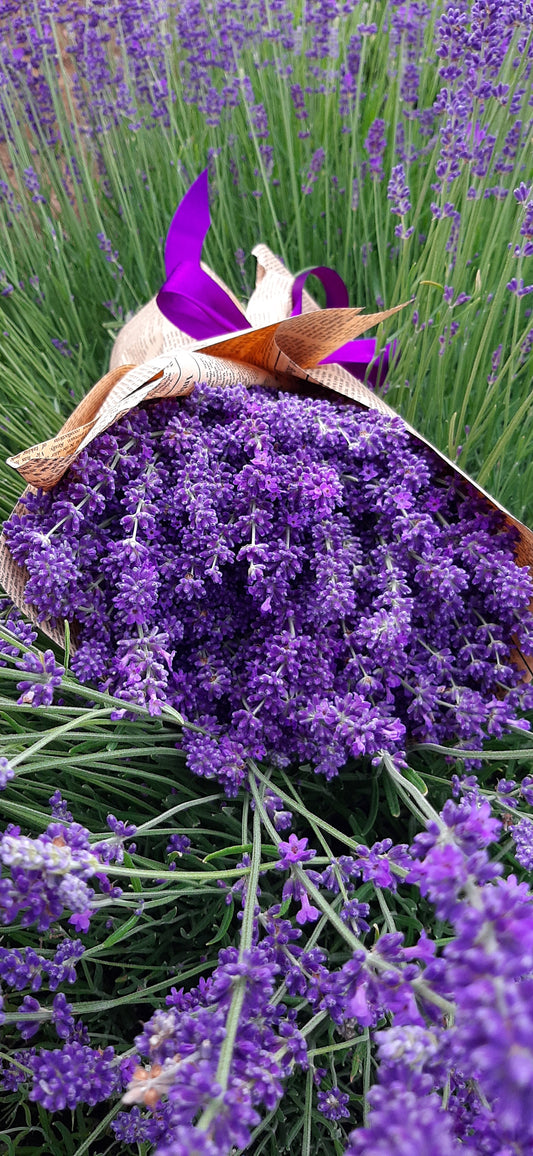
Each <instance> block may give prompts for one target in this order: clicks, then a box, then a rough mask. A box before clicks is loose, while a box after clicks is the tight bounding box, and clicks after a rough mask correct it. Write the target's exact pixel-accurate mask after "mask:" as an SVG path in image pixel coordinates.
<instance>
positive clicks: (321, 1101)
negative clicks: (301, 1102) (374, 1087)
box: [318, 1088, 350, 1120]
mask: <svg viewBox="0 0 533 1156" xmlns="http://www.w3.org/2000/svg"><path fill="white" fill-rule="evenodd" d="M349 1102H350V1097H349V1095H348V1094H347V1092H341V1091H340V1089H339V1088H330V1089H329V1091H327V1092H319V1093H318V1110H319V1112H321V1113H322V1115H323V1116H325V1117H326V1120H342V1119H343V1117H346V1116H349V1115H350V1112H349V1110H348V1107H347V1105H348V1104H349Z"/></svg>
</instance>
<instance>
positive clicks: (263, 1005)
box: [112, 936, 306, 1156]
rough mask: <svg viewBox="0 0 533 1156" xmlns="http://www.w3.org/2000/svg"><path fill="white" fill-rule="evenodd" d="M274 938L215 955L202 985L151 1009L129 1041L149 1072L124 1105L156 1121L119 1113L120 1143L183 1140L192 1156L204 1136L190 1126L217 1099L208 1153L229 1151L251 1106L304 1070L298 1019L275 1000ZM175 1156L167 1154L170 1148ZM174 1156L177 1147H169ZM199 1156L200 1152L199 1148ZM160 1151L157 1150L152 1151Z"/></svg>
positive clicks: (250, 1123)
mask: <svg viewBox="0 0 533 1156" xmlns="http://www.w3.org/2000/svg"><path fill="white" fill-rule="evenodd" d="M278 954H279V948H278V946H277V944H276V943H275V942H274V940H273V937H268V936H267V937H265V939H264V940H263V941H262V943H261V944H260V945H258V946H257V947H253V948H251V949H250V950H249V951H245V952H244V953H242V954H241V955H239V953H238V952H237V950H236V949H235V948H226V949H224V950H223V951H221V952H220V954H219V962H218V966H217V967H216V968H215V970H214V972H213V974H212V976H211V977H210V978H209V979H208V980H203V981H202V982H201V983H200V985H199V986H198V988H196V989H193V990H192V991H189V992H187V993H185V992H184V991H183V989H181V990H180V991H176V990H175V989H173V990H172V994H171V995H170V996H168V997H167V1001H166V1002H167V1010H166V1011H159V1012H156V1013H155V1014H154V1015H153V1016H152V1019H151V1020H149V1022H148V1023H147V1024H145V1026H144V1030H143V1032H142V1034H141V1035H140V1036H138V1037H137V1039H136V1047H137V1049H138V1051H139V1053H140V1054H141V1056H144V1057H146V1059H147V1062H148V1066H138V1067H137V1068H136V1070H135V1071H134V1073H133V1076H132V1079H131V1081H130V1085H129V1088H128V1091H127V1092H126V1095H125V1097H124V1101H125V1103H126V1104H144V1105H146V1106H147V1107H149V1108H151V1109H152V1110H153V1109H155V1108H156V1106H157V1113H156V1114H154V1117H153V1118H151V1117H145V1118H142V1117H140V1116H139V1114H138V1113H137V1112H135V1110H134V1112H133V1113H131V1115H130V1114H129V1113H122V1114H120V1115H119V1116H118V1117H117V1118H116V1120H115V1122H114V1123H113V1125H112V1127H113V1131H114V1132H115V1135H116V1136H117V1138H118V1139H120V1140H122V1141H126V1142H128V1141H129V1142H131V1141H132V1140H133V1139H138V1140H150V1141H152V1143H153V1142H154V1141H160V1140H167V1141H180V1142H185V1141H186V1140H187V1141H188V1142H189V1143H190V1147H188V1148H186V1149H184V1151H187V1152H193V1151H196V1148H195V1144H196V1143H197V1142H198V1144H200V1143H201V1132H200V1133H199V1130H198V1129H196V1128H195V1127H194V1122H195V1120H196V1119H197V1117H198V1116H199V1114H201V1113H202V1112H203V1110H204V1109H205V1108H207V1107H208V1106H209V1104H210V1103H212V1101H214V1100H216V1101H217V1104H218V1111H217V1114H216V1116H215V1117H214V1119H213V1121H212V1124H211V1127H210V1129H209V1137H208V1138H209V1140H210V1141H211V1143H212V1144H213V1145H214V1148H213V1151H216V1152H217V1153H220V1154H222V1153H227V1152H229V1151H230V1150H232V1148H233V1146H235V1147H239V1148H240V1147H245V1146H246V1145H247V1144H248V1142H249V1140H250V1133H251V1130H252V1128H253V1127H254V1126H255V1125H256V1124H258V1123H259V1121H260V1116H259V1114H258V1108H260V1107H264V1108H266V1109H267V1111H270V1110H272V1109H273V1108H275V1107H276V1105H277V1104H278V1102H279V1100H280V1099H281V1096H282V1094H283V1080H284V1078H285V1076H287V1075H288V1074H289V1073H290V1071H291V1070H292V1068H293V1066H294V1064H295V1063H298V1064H305V1063H306V1059H305V1057H306V1045H305V1040H304V1038H303V1036H302V1035H301V1033H300V1031H299V1030H298V1028H297V1025H296V1022H295V1021H296V1015H295V1012H294V1011H291V1010H290V1009H289V1008H288V1007H287V1006H286V1005H285V1004H284V1003H281V1002H279V1001H272V996H273V993H274V986H275V983H276V979H277V976H278V973H279V972H280V965H279V963H278V962H277V956H278ZM236 987H241V988H242V989H243V991H244V996H243V1002H242V1007H241V1012H240V1018H239V1030H238V1034H237V1037H236V1040H235V1047H234V1050H233V1054H232V1058H231V1064H230V1069H229V1075H228V1078H227V1080H226V1081H225V1086H224V1087H223V1086H222V1085H221V1083H220V1076H219V1075H218V1074H217V1071H218V1063H219V1058H220V1050H221V1045H222V1043H223V1040H224V1037H225V1035H226V1020H227V1015H228V1009H229V1006H230V1003H231V1000H232V996H233V993H234V992H235V989H236ZM169 1151H172V1152H174V1147H172V1148H171V1149H169ZM176 1151H181V1149H179V1148H176ZM199 1151H203V1149H202V1148H199ZM164 1152H165V1148H164V1147H162V1148H158V1153H159V1154H160V1156H161V1153H164Z"/></svg>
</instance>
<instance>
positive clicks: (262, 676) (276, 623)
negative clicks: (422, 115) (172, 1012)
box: [5, 206, 533, 918]
mask: <svg viewBox="0 0 533 1156" xmlns="http://www.w3.org/2000/svg"><path fill="white" fill-rule="evenodd" d="M444 208H445V211H446V212H448V209H449V211H450V213H451V212H452V211H455V210H453V206H450V207H448V206H445V207H444ZM451 292H452V291H451V288H450V293H451ZM460 299H461V296H459V297H458V299H457V302H456V304H458V303H459V301H460ZM153 429H157V430H159V431H162V434H161V435H160V436H158V438H157V440H156V441H154V440H153V438H152V430H153ZM296 431H298V432H296ZM126 447H127V448H126ZM111 463H113V465H111ZM176 477H178V478H179V481H177V482H176V480H175V478H176ZM24 503H25V506H26V509H25V512H24V514H23V515H22V516H21V515H19V514H17V515H14V516H13V517H12V518H11V519H10V520H9V522H7V523H6V526H5V532H6V536H7V539H8V543H9V547H10V549H11V551H12V553H13V555H14V557H15V558H16V560H17V561H18V562H20V563H23V564H25V565H26V566H27V568H28V571H29V573H30V580H29V581H28V583H27V586H26V597H27V599H28V601H30V602H31V603H33V605H34V606H35V607H36V609H37V612H38V614H39V615H40V616H42V617H43V618H47V617H49V616H52V618H53V617H54V615H56V616H57V617H58V619H62V618H63V617H65V616H66V617H67V618H68V619H70V621H71V622H73V621H76V622H77V624H78V635H79V644H78V649H77V651H76V653H75V654H74V656H73V658H72V667H73V670H74V672H75V673H76V674H77V676H78V677H79V678H80V679H81V680H82V681H86V682H93V683H96V684H97V685H100V686H104V687H106V688H109V689H110V690H111V691H112V692H113V693H115V694H118V695H120V697H122V698H123V699H124V700H125V703H127V702H135V703H141V704H143V705H146V706H147V707H148V710H149V711H150V712H151V713H154V714H157V713H159V712H160V711H161V709H162V707H163V706H164V705H165V703H169V704H170V705H171V706H173V707H174V708H175V709H177V710H178V711H179V712H180V714H181V715H182V716H183V717H184V718H185V719H186V721H187V722H190V723H193V724H194V727H193V728H187V729H186V730H185V731H184V734H183V739H182V746H183V748H184V749H185V751H186V756H187V761H188V765H189V767H190V769H191V771H192V772H193V773H194V774H198V775H202V776H204V777H206V778H216V779H217V780H218V781H219V782H220V783H222V784H223V785H224V788H225V790H226V792H227V793H228V794H230V795H232V794H233V795H234V794H236V793H237V791H238V790H239V787H240V786H241V784H242V783H243V782H244V781H245V779H246V777H247V774H248V769H247V760H248V759H249V758H254V759H263V758H265V757H268V758H270V759H271V760H273V761H274V763H276V764H277V765H282V766H287V765H289V764H290V763H292V762H298V761H300V762H310V763H311V765H313V766H314V767H315V769H316V770H317V771H319V772H320V773H322V774H324V775H326V777H328V778H330V777H332V776H333V775H335V774H337V773H338V771H339V769H340V768H341V767H342V766H344V764H345V763H346V761H347V759H348V758H350V757H356V758H357V757H360V756H366V757H369V758H371V759H376V760H378V761H379V759H380V758H381V752H382V751H383V750H385V751H388V752H390V753H391V754H397V753H400V752H401V751H402V749H403V746H404V742H405V736H406V734H407V733H408V734H410V735H412V736H414V737H415V738H420V739H426V740H427V739H429V738H432V739H433V740H435V741H437V742H449V741H457V738H461V740H462V741H463V742H469V743H471V744H472V745H479V743H481V742H483V741H484V738H485V737H486V736H487V735H498V734H502V733H504V730H505V727H506V726H507V725H508V724H509V722H511V721H514V720H515V719H516V717H517V716H518V715H519V714H520V712H521V711H522V710H523V709H525V708H527V704H528V703H529V702H530V701H531V699H532V697H533V692H531V690H530V689H529V688H528V687H527V686H526V685H525V684H523V683H522V684H520V676H519V673H518V671H515V670H514V668H513V665H512V661H511V654H510V643H509V639H510V638H511V636H513V635H514V636H516V637H520V640H521V645H522V648H523V649H524V648H527V647H528V646H531V645H532V641H531V617H530V614H529V610H528V604H529V599H530V597H531V591H530V587H529V585H528V581H527V580H525V578H524V571H523V570H522V571H521V570H520V569H519V568H517V567H516V565H515V563H514V561H513V548H514V539H513V535H512V533H511V532H510V531H508V530H507V529H505V528H504V525H503V523H502V521H501V519H500V517H499V515H498V514H496V513H494V512H490V511H489V510H488V508H487V507H486V506H485V505H484V503H483V502H482V501H481V500H480V499H477V498H476V499H475V498H473V497H472V496H466V495H463V494H462V493H461V491H460V490H457V489H455V488H454V487H453V486H450V485H449V484H448V483H447V482H445V481H444V480H443V479H442V478H440V477H439V475H438V473H436V471H435V467H434V465H433V462H432V461H431V459H430V458H429V455H428V454H426V452H425V451H424V450H421V449H420V448H419V447H418V446H417V447H416V448H415V447H414V446H413V445H412V444H411V442H410V439H409V434H408V433H407V431H406V429H405V427H404V426H403V425H402V423H401V421H400V420H399V419H398V418H390V417H384V416H382V415H380V414H375V413H360V412H358V411H357V410H355V409H351V408H349V407H343V408H340V407H337V406H336V405H335V404H334V403H331V402H326V401H316V400H313V401H311V400H304V399H301V398H298V397H295V396H291V395H287V394H284V395H280V396H279V397H276V396H274V395H272V394H270V393H268V392H266V391H261V390H257V391H248V390H246V389H244V388H241V387H233V388H232V389H227V390H224V391H220V390H217V389H216V388H212V387H210V388H208V387H199V388H198V389H197V390H196V391H195V393H194V394H193V395H192V396H191V398H189V399H188V400H187V401H186V402H184V403H181V404H180V403H174V402H160V403H157V404H152V405H151V406H150V407H147V408H146V409H139V410H137V411H135V412H132V413H131V414H129V415H128V416H127V418H123V419H121V421H119V422H118V423H116V425H115V426H114V427H113V430H112V431H111V432H108V433H106V434H104V435H102V436H101V437H100V438H99V439H97V440H96V441H95V442H94V444H93V445H92V446H91V449H90V451H87V450H86V451H84V453H83V454H82V455H80V458H79V459H78V461H77V462H76V463H74V465H73V466H72V467H71V469H70V472H69V474H67V475H66V476H65V478H64V479H63V480H62V481H61V482H60V483H59V485H58V486H57V487H56V488H55V489H54V490H53V491H51V492H50V493H48V494H42V493H38V494H36V495H32V494H28V495H27V496H26V497H25V498H24ZM170 509H172V517H170V516H169V511H170ZM437 515H438V516H437ZM483 622H490V623H491V626H490V631H489V632H488V633H487V629H486V627H485V626H484V625H483ZM472 647H473V648H474V649H472ZM20 661H22V662H23V663H24V665H25V666H26V667H29V666H31V668H32V674H33V673H34V678H35V682H34V681H33V680H32V682H31V683H30V682H29V681H28V682H25V683H24V684H23V688H24V689H23V694H24V697H25V700H26V697H27V700H28V701H41V700H42V701H43V702H44V701H47V702H49V701H50V700H51V696H52V693H53V688H54V686H55V685H57V684H58V682H59V679H60V670H59V669H58V668H57V667H56V665H55V661H54V659H53V656H52V654H51V652H47V654H46V656H45V660H44V666H43V665H42V663H41V662H40V660H38V659H37V658H36V657H35V656H34V655H33V653H30V656H29V657H27V658H26V659H24V660H20ZM40 672H42V673H40ZM443 680H444V681H443ZM502 690H503V691H505V692H506V697H502ZM285 821H286V820H284V822H285ZM80 916H81V912H79V913H77V914H75V918H79V917H80Z"/></svg>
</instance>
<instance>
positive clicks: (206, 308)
mask: <svg viewBox="0 0 533 1156" xmlns="http://www.w3.org/2000/svg"><path fill="white" fill-rule="evenodd" d="M210 225H211V216H210V213H209V187H208V179H207V169H204V171H203V172H202V173H200V176H199V177H197V179H196V180H195V182H194V184H192V185H191V187H190V189H189V190H188V191H187V192H186V193H185V196H184V197H183V199H182V201H181V202H180V204H179V205H178V208H177V209H176V212H175V213H174V216H173V218H172V221H171V223H170V228H169V230H168V235H167V239H166V242H165V272H166V281H165V283H164V284H163V285H162V287H161V289H160V290H159V293H158V295H157V304H158V307H159V309H160V310H161V313H163V315H164V316H165V317H166V318H167V320H168V321H171V322H172V324H173V325H176V326H177V328H178V329H181V330H182V331H183V332H184V333H188V334H189V336H190V337H192V338H193V339H194V340H195V341H203V340H205V339H208V338H210V337H218V336H220V335H222V334H224V333H235V332H238V331H239V330H243V329H251V328H252V327H251V325H250V322H249V321H248V319H247V318H246V315H245V313H244V312H243V310H242V309H241V308H240V307H239V306H238V305H237V303H236V302H235V301H234V300H233V299H232V298H231V297H230V296H229V294H228V293H226V291H225V290H224V289H223V288H222V286H221V285H218V284H217V282H216V281H214V280H213V278H212V277H210V276H209V274H208V273H205V272H204V270H203V269H202V267H201V256H202V248H203V244H204V240H205V237H206V235H207V232H208V230H209V228H210ZM311 275H314V276H315V277H318V279H319V281H321V282H322V285H323V286H324V289H325V291H326V306H327V308H328V309H338V308H343V307H345V306H348V305H349V297H348V290H347V288H346V285H345V283H344V281H343V279H342V277H340V276H339V274H338V273H337V272H336V271H335V269H330V268H329V267H328V266H327V265H318V266H314V267H312V268H308V269H303V270H302V272H301V273H298V274H297V276H296V277H295V279H294V283H293V286H292V306H293V308H292V313H291V316H292V317H295V316H297V315H298V314H300V313H301V312H302V296H303V289H304V285H305V282H306V280H307V278H308V277H309V276H311ZM376 346H377V342H376V339H375V338H374V337H372V338H367V339H362V340H359V341H348V342H347V343H346V344H345V345H342V346H340V348H339V349H337V350H335V352H334V353H332V354H330V356H329V357H326V358H324V361H323V362H321V364H322V365H327V364H340V365H342V366H344V368H345V369H347V370H348V371H349V372H350V373H352V374H353V376H354V377H357V378H358V379H359V380H360V379H361V378H365V377H366V379H367V380H368V381H370V382H371V383H372V385H374V386H376V385H379V384H381V383H382V382H383V381H384V379H385V375H386V372H387V369H388V365H389V354H390V351H391V346H390V345H386V346H385V348H384V349H383V350H382V351H381V353H380V354H379V355H378V356H377V357H376ZM395 348H396V343H395V342H394V343H393V345H392V355H394V352H395Z"/></svg>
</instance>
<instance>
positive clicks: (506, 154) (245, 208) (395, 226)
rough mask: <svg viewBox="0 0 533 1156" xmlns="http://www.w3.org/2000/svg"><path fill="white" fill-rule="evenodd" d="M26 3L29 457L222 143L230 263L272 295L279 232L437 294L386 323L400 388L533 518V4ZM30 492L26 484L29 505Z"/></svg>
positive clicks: (23, 295)
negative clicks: (257, 272)
mask: <svg viewBox="0 0 533 1156" xmlns="http://www.w3.org/2000/svg"><path fill="white" fill-rule="evenodd" d="M0 20H1V21H2V25H1V27H2V55H1V68H0V78H1V79H0V83H1V93H0V108H1V117H2V126H3V134H4V137H5V144H4V146H3V152H2V163H3V165H4V171H3V173H2V174H1V179H2V181H3V184H2V186H1V190H2V212H1V224H0V227H1V229H2V242H1V245H2V254H3V256H2V262H1V266H2V270H3V273H4V276H3V278H2V280H1V288H0V293H1V294H2V296H1V300H0V308H1V310H2V316H3V318H4V320H3V326H2V329H3V331H4V340H5V344H3V349H4V352H3V354H2V365H3V381H4V388H5V390H6V398H5V418H4V421H5V425H6V426H7V429H6V430H5V431H4V436H5V446H6V452H13V451H14V450H16V449H17V448H18V447H19V445H20V444H22V443H24V442H26V441H27V440H28V436H29V440H30V441H38V440H41V439H42V438H43V437H44V436H48V435H50V434H51V433H53V432H55V430H56V429H57V426H58V424H59V421H60V415H65V414H66V413H67V412H68V411H69V409H70V408H71V404H72V399H71V394H70V390H71V389H72V390H73V392H74V394H75V396H76V399H78V398H79V396H80V395H81V394H82V393H83V392H86V390H87V388H88V386H89V385H90V384H92V382H93V381H94V380H95V379H97V378H98V377H99V376H100V374H101V371H102V367H103V365H104V363H105V358H106V355H107V351H108V349H109V345H110V338H111V336H112V335H113V333H114V332H116V330H117V328H119V327H120V325H121V324H122V321H123V320H124V318H125V317H127V316H129V314H130V312H131V311H132V310H134V309H135V308H136V307H137V306H138V305H139V304H142V303H144V301H146V300H147V298H148V297H149V296H150V295H151V294H152V293H153V292H154V291H155V290H156V289H157V288H158V287H159V286H160V284H161V282H162V279H163V262H162V240H163V238H164V236H165V233H166V230H167V228H168V223H169V221H170V219H171V216H172V213H173V211H174V209H175V207H176V204H177V203H178V201H179V199H180V198H181V196H182V194H183V192H184V191H185V189H186V188H187V187H188V186H189V184H190V182H191V181H192V180H193V179H194V178H195V177H196V176H197V174H198V172H199V171H200V169H201V168H203V167H204V165H205V161H206V157H208V158H209V164H210V169H211V187H212V195H213V205H212V209H213V217H214V224H215V227H214V229H213V234H212V236H211V237H210V238H209V239H208V242H207V246H206V253H205V256H206V259H208V260H209V261H210V263H211V264H212V266H213V267H214V268H215V269H216V270H217V271H218V272H219V273H220V274H222V275H223V276H224V277H225V278H226V280H227V281H228V282H229V283H230V285H231V286H232V288H234V289H235V291H236V292H237V293H242V294H243V296H248V294H249V291H250V288H251V285H252V281H253V268H252V265H251V261H250V260H249V259H248V254H249V253H250V250H251V248H252V246H253V245H254V244H255V243H256V242H257V241H258V240H263V241H265V242H267V243H268V244H270V246H271V248H273V249H274V250H275V251H276V252H278V253H279V254H280V256H282V257H283V258H284V260H285V261H286V263H287V265H288V266H289V267H291V268H293V269H295V270H296V269H298V268H299V267H302V266H306V265H311V264H317V265H319V264H322V263H327V264H329V265H333V266H335V267H336V268H337V269H338V271H339V273H341V275H342V276H343V277H344V279H345V281H346V282H347V284H348V286H349V289H350V296H351V301H352V303H353V304H363V305H368V306H373V305H374V303H375V302H377V303H378V304H381V303H384V304H386V305H393V304H395V303H397V302H399V301H405V300H406V299H407V298H408V297H409V296H411V295H415V296H416V303H415V306H414V310H413V313H412V318H411V319H410V318H409V317H408V315H407V314H406V315H405V317H401V318H400V320H398V319H397V320H396V321H394V322H390V323H389V326H388V329H387V331H386V333H385V334H384V336H383V340H385V339H388V338H389V337H392V336H393V335H394V334H396V336H397V337H398V349H399V360H398V361H397V362H395V365H394V367H393V369H392V371H391V373H390V375H389V382H388V388H389V390H390V391H391V392H390V399H391V400H392V402H393V404H394V405H397V406H398V407H399V408H400V410H401V411H402V412H403V413H404V414H405V415H406V416H407V417H408V418H409V420H411V421H412V422H413V424H414V425H415V426H417V427H418V428H420V429H421V431H422V432H423V433H425V434H426V435H427V436H429V437H430V439H433V440H435V441H436V442H438V444H439V446H440V448H441V449H443V450H444V451H445V452H447V453H448V454H449V456H451V457H452V458H454V457H455V456H456V454H459V453H461V455H462V463H464V465H465V468H466V469H467V470H468V471H469V472H471V473H473V474H474V475H475V476H477V477H479V479H480V480H481V482H482V484H485V485H487V488H489V489H490V490H491V491H492V492H494V493H495V494H496V496H498V497H499V498H500V499H501V500H502V501H503V502H504V504H506V505H508V506H511V507H512V508H513V511H514V512H515V513H516V514H517V516H519V517H523V518H524V519H525V520H527V519H528V516H529V515H530V506H529V502H530V494H531V474H530V472H529V470H530V464H529V460H528V452H527V447H528V444H529V424H528V423H529V421H530V406H529V400H528V399H529V381H530V369H529V366H530V359H531V332H530V331H531V318H530V304H529V302H530V288H531V286H530V283H531V281H532V278H531V276H530V275H529V274H528V263H529V261H530V259H531V252H530V249H531V201H532V196H531V179H530V176H531V174H530V166H529V165H528V151H527V150H528V139H529V134H530V115H531V114H530V99H529V98H530V90H531V51H532V46H531V13H530V7H529V3H528V2H527V0H505V2H500V0H498V2H496V0H491V3H489V4H488V5H487V4H478V3H477V2H474V0H468V2H466V0H465V2H464V3H461V4H453V5H449V4H448V3H445V2H440V3H438V4H432V5H427V4H423V3H414V4H403V3H402V4H400V3H396V2H395V3H391V4H387V5H383V4H379V3H377V0H372V2H371V3H370V4H365V5H364V6H362V5H361V4H360V3H357V2H356V0H349V2H348V3H340V2H337V0H332V3H328V4H326V5H324V4H322V3H320V4H316V3H314V2H309V3H306V4H305V5H304V6H303V7H302V8H301V10H300V7H299V6H297V5H292V4H291V3H289V2H287V3H286V4H283V5H281V4H277V3H276V4H273V3H266V2H261V3H257V4H250V3H244V2H242V3H241V0H239V2H238V3H237V4H235V3H231V4H226V3H225V2H224V0H220V2H217V3H216V4H215V5H212V6H209V7H207V6H205V7H204V6H203V5H202V3H200V2H197V0H194V2H192V0H191V3H186V4H180V5H179V6H176V5H175V4H173V3H171V2H170V0H157V3H156V0H136V2H135V3H128V4H127V5H125V4H123V3H122V2H121V0H116V2H115V3H114V4H107V5H102V4H100V3H99V2H97V0H94V2H93V0H90V3H89V4H87V3H84V4H83V5H81V4H79V3H77V0H70V2H69V3H67V4H59V3H56V2H55V0H46V2H45V0H32V3H31V4H29V5H24V6H22V8H20V6H19V5H16V4H11V3H6V4H4V6H3V9H2V13H1V14H0ZM384 61H385V62H387V67H384V66H383V62H384ZM407 206H409V207H407ZM36 236H38V237H39V238H40V243H39V244H36V243H35V239H36ZM236 254H238V258H237V257H236V256H235V255H236ZM243 255H244V256H243ZM243 259H244V264H243ZM393 326H394V329H393V328H392V327H393ZM21 379H23V380H25V381H26V382H27V383H28V384H27V390H28V393H27V398H26V400H24V399H23V398H21V392H20V388H19V385H20V380H21ZM32 383H35V385H33V384H32ZM34 390H36V392H35V393H34ZM37 396H38V398H39V402H38V404H35V401H36V398H37ZM16 496H17V494H16V486H15V484H14V482H13V479H12V478H9V479H8V478H7V476H6V489H5V506H4V512H5V513H7V512H8V509H9V508H10V503H12V498H14V497H16Z"/></svg>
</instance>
